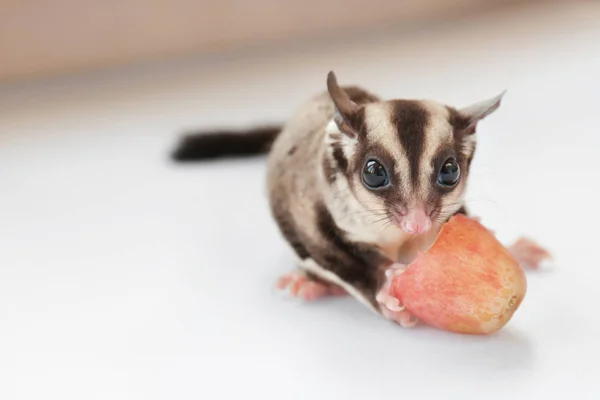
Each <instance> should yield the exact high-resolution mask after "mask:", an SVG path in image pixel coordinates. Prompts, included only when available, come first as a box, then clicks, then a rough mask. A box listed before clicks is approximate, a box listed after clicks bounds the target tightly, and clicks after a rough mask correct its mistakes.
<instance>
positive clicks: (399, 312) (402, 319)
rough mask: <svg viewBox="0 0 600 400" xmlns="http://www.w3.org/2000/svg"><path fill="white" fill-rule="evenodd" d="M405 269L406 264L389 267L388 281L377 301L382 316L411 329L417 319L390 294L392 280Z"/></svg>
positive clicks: (386, 274)
mask: <svg viewBox="0 0 600 400" xmlns="http://www.w3.org/2000/svg"><path fill="white" fill-rule="evenodd" d="M404 268H406V265H404V264H392V265H391V266H390V267H388V269H387V270H386V271H385V277H386V281H385V283H384V284H383V286H382V287H381V289H380V290H379V292H378V293H377V296H376V297H375V300H377V303H379V310H380V311H381V315H383V316H384V317H385V318H387V319H389V320H390V321H393V322H396V323H398V324H400V325H401V326H402V327H404V328H411V327H413V326H415V325H416V324H417V322H418V321H417V319H416V318H415V317H413V316H412V314H411V313H410V312H408V310H406V309H405V308H404V306H403V305H402V304H400V301H399V300H398V299H397V298H395V297H394V296H392V295H391V293H390V288H391V284H392V280H393V279H394V277H395V276H396V275H398V274H401V273H402V272H403V271H404Z"/></svg>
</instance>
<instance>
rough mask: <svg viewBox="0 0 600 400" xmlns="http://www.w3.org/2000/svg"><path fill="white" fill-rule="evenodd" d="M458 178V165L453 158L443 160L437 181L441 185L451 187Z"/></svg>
mask: <svg viewBox="0 0 600 400" xmlns="http://www.w3.org/2000/svg"><path fill="white" fill-rule="evenodd" d="M459 179H460V167H459V166H458V163H457V162H456V160H455V159H454V158H449V159H447V160H446V161H444V164H442V168H440V173H439V175H438V183H439V184H440V185H442V186H446V187H451V186H454V185H456V184H457V183H458V180H459Z"/></svg>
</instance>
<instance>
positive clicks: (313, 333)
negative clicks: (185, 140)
mask: <svg viewBox="0 0 600 400" xmlns="http://www.w3.org/2000/svg"><path fill="white" fill-rule="evenodd" d="M599 17H600V10H599V8H598V6H595V5H593V3H590V4H589V5H588V6H568V7H567V6H565V8H556V9H551V10H550V11H549V12H548V13H542V12H541V11H540V10H538V9H530V10H529V11H526V12H524V13H523V14H518V15H513V14H506V15H499V16H495V17H493V18H491V17H490V18H485V19H481V20H478V21H474V22H472V23H464V24H461V25H460V26H453V25H449V26H445V27H440V28H437V29H434V30H427V29H425V30H422V31H420V32H411V33H410V32H409V33H406V32H405V33H404V34H396V35H395V36H393V35H390V36H386V37H384V38H383V39H382V38H377V37H373V38H371V39H364V40H351V41H348V42H346V43H343V44H339V45H338V46H333V45H331V44H329V45H324V46H325V47H324V48H323V49H321V50H315V49H311V48H310V46H309V47H308V48H304V49H303V50H293V49H288V50H286V52H285V54H273V55H270V54H262V55H255V56H252V57H250V56H248V57H245V58H239V59H232V60H229V61H223V62H221V63H214V64H208V65H206V64H201V65H198V64H193V63H192V64H187V65H180V66H169V67H163V68H161V69H159V70H155V69H145V70H141V71H129V72H125V73H123V74H105V75H101V76H96V77H91V78H86V79H84V78H78V79H74V80H67V81H62V82H55V83H48V84H40V85H33V86H29V87H17V88H5V89H4V90H3V91H2V92H0V110H1V111H0V114H1V117H0V185H1V187H2V196H1V197H0V221H1V224H0V339H1V340H0V398H2V399H3V400H5V399H6V400H9V399H10V400H12V399H62V400H67V399H111V400H114V399H145V400H149V399H177V400H184V399H237V398H247V397H249V398H254V397H256V398H263V399H275V398H285V399H331V398H348V399H370V398H398V399H401V398H407V397H408V396H412V398H415V397H416V396H423V397H424V398H439V399H469V398H473V399H480V398H485V399H506V398H511V399H537V398H564V397H565V396H570V398H574V399H598V398H600V368H599V367H598V363H599V362H600V319H599V317H598V304H600V302H599V300H598V288H597V285H598V282H599V281H600V268H599V266H598V256H597V253H596V252H595V250H596V249H597V248H598V243H597V236H598V235H597V226H598V219H599V218H598V211H597V194H596V193H597V184H598V168H599V164H598V150H599V149H600V133H599V130H598V126H600V116H599V115H600V114H599V113H598V105H599V104H600V79H599V72H598V71H600V24H598V20H599ZM330 68H334V69H335V70H336V72H337V74H338V78H339V79H340V81H342V82H358V83H362V84H364V85H366V86H368V87H370V88H371V89H372V90H374V91H376V92H378V93H381V94H382V95H384V96H405V97H412V96H418V97H433V98H436V99H438V100H441V101H446V102H448V103H452V104H456V105H463V104H467V103H469V102H471V101H475V100H478V99H480V98H485V97H488V96H490V95H495V94H496V93H498V92H499V91H501V90H502V89H504V88H507V89H508V94H507V95H506V98H505V102H504V105H503V106H502V108H501V109H500V110H499V111H498V112H497V113H496V114H494V116H493V117H490V118H489V119H488V120H486V122H485V123H483V124H482V126H481V133H480V143H481V144H480V148H479V153H478V155H477V158H476V162H475V164H474V170H475V175H474V176H473V181H472V186H471V194H470V196H469V198H470V199H471V200H472V203H471V206H472V208H473V209H474V211H476V212H478V213H479V214H481V215H482V216H483V217H484V222H486V223H488V224H489V225H490V226H492V227H494V228H497V229H498V230H499V233H500V234H501V235H502V236H501V237H503V238H507V239H508V238H511V237H512V236H513V235H515V234H517V233H524V234H528V235H532V236H533V237H535V238H536V239H538V240H540V241H541V242H543V243H544V244H546V245H547V246H549V247H550V248H551V250H552V251H553V252H554V253H555V254H556V256H557V259H558V263H559V265H558V269H557V270H556V271H555V272H552V273H543V274H530V275H529V292H528V297H527V298H526V301H525V302H524V303H523V305H522V307H521V309H520V310H519V311H518V312H517V314H516V315H515V317H514V319H513V320H512V321H511V322H510V324H509V325H508V326H507V327H506V328H505V329H504V330H503V331H502V332H500V333H499V334H497V335H495V336H492V337H467V336H459V335H452V334H447V333H443V332H438V331H434V330H431V329H428V328H419V329H416V330H402V329H401V328H399V327H397V326H394V325H391V324H389V323H387V322H385V321H383V320H380V319H378V318H377V317H376V316H374V315H372V314H371V313H370V312H369V311H368V310H366V309H365V308H363V307H362V306H361V305H360V304H358V303H357V302H354V301H352V300H351V299H336V300H328V301H322V302H319V303H314V304H310V305H304V304H301V303H298V302H295V301H291V300H288V299H286V298H285V297H284V296H281V295H280V294H278V293H276V292H275V291H274V290H273V283H274V281H275V280H276V278H277V276H278V275H279V274H282V273H284V272H286V271H287V270H289V269H290V268H292V267H293V266H292V258H291V255H290V254H288V253H287V251H286V248H285V247H284V245H283V242H282V241H281V239H280V238H279V236H278V234H277V231H276V229H275V226H274V224H273V223H272V221H271V219H270V217H269V213H268V209H267V207H266V203H265V201H264V197H263V186H262V185H263V182H264V179H263V175H264V164H263V163H262V161H260V160H252V161H238V162H228V163H219V164H211V165H195V166H185V167H182V166H173V165H171V164H170V163H169V162H167V161H166V155H167V153H168V150H169V149H170V148H171V147H172V145H173V142H174V140H175V138H176V136H177V134H178V133H179V130H180V129H181V128H191V127H197V126H198V127H200V126H214V125H222V124H228V123H229V124H233V125H236V126H237V125H243V124H246V123H252V122H262V121H263V120H278V119H282V118H284V117H285V116H286V115H288V114H289V112H290V111H291V110H292V109H293V108H294V107H295V106H296V105H297V104H298V103H299V102H301V101H303V100H304V99H305V98H306V96H308V95H310V94H312V93H313V92H314V91H316V90H321V89H322V88H323V87H324V82H325V76H326V73H327V71H328V70H329V69H330ZM265 94H268V97H261V96H264V95H265Z"/></svg>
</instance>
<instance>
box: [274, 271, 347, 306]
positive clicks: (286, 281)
mask: <svg viewBox="0 0 600 400" xmlns="http://www.w3.org/2000/svg"><path fill="white" fill-rule="evenodd" d="M277 287H278V288H279V289H281V290H286V289H287V290H289V292H290V294H291V295H292V296H294V297H299V298H302V299H304V300H306V301H312V300H316V299H318V298H321V297H326V296H343V295H346V294H347V293H346V291H345V290H344V289H342V288H341V287H339V286H336V285H331V284H327V283H323V282H318V281H315V280H313V279H311V278H310V277H308V276H307V275H306V274H305V273H303V272H302V271H292V272H290V273H287V274H285V275H284V276H282V277H281V278H279V281H278V282H277Z"/></svg>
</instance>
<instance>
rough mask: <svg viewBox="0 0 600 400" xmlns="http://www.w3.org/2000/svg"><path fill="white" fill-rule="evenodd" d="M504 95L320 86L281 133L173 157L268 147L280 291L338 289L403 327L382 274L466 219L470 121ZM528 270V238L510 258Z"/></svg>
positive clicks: (222, 139) (224, 135)
mask: <svg viewBox="0 0 600 400" xmlns="http://www.w3.org/2000/svg"><path fill="white" fill-rule="evenodd" d="M503 95H504V93H502V94H500V95H498V96H496V97H494V98H491V99H487V100H483V101H480V102H477V103H475V104H473V105H471V106H468V107H464V108H454V107H451V106H447V105H444V104H440V103H438V102H435V101H431V100H405V99H392V100H383V99H381V98H379V97H378V96H376V95H375V94H373V93H370V92H369V91H367V90H364V89H362V88H360V87H357V86H346V87H340V86H339V85H338V83H337V79H336V76H335V74H334V73H333V72H330V73H329V75H328V77H327V90H325V91H323V92H322V93H319V94H317V95H316V96H314V97H313V98H311V99H309V100H308V101H307V102H306V103H304V104H303V105H302V106H301V107H300V108H299V109H298V110H297V111H296V113H295V114H294V115H293V116H292V117H291V118H290V119H289V121H287V123H286V124H285V125H283V126H281V127H268V128H263V129H255V130H251V131H248V132H227V131H223V132H212V133H200V134H192V135H188V136H186V137H184V138H183V140H182V141H181V142H180V144H179V146H178V148H177V149H176V151H175V153H174V154H173V157H174V159H175V160H178V161H194V160H202V159H208V158H217V157H226V156H244V155H249V154H257V153H266V152H268V154H269V155H268V175H267V189H268V198H269V203H270V206H271V210H272V215H273V217H274V219H275V221H276V222H277V225H278V226H279V229H280V231H281V233H282V235H283V236H284V237H285V239H286V240H287V242H288V243H289V244H290V247H291V248H292V250H293V251H294V253H295V255H296V256H297V258H298V265H297V269H296V270H294V271H292V272H290V273H288V274H286V275H284V276H283V277H282V278H281V280H280V287H282V288H287V287H289V288H290V290H291V292H292V293H293V294H295V295H298V296H301V297H303V298H305V299H308V300H310V299H315V298H318V297H321V296H326V295H336V294H343V293H349V294H350V295H352V296H353V297H355V298H356V299H357V300H359V301H361V302H362V303H363V304H365V305H366V306H368V307H370V308H371V309H373V310H374V311H376V312H378V313H381V314H382V315H384V316H385V317H387V318H389V319H391V320H394V321H397V322H399V323H402V324H405V323H407V321H406V320H405V318H406V315H404V314H403V313H402V310H401V307H399V304H398V302H397V300H394V299H392V298H391V297H390V296H388V295H387V294H388V293H387V291H388V282H387V278H386V271H389V270H390V269H394V268H396V267H397V264H406V263H409V262H410V261H411V260H412V259H413V258H414V257H415V255H416V253H417V252H418V251H424V250H426V249H427V248H428V247H429V246H430V245H431V244H432V243H433V240H435V238H436V236H437V234H438V232H439V229H440V228H441V225H442V224H443V223H444V222H445V221H447V219H448V218H449V217H450V216H452V215H454V214H456V213H466V210H465V208H464V206H463V203H464V202H463V198H464V195H465V190H466V187H467V182H468V178H469V168H470V166H471V160H472V159H473V156H474V153H475V149H476V143H477V141H476V128H477V124H478V122H479V121H481V120H482V119H483V118H485V117H486V116H488V115H490V114H491V113H492V112H494V111H495V110H496V109H498V107H499V106H500V103H501V100H502V97H503ZM517 255H518V256H519V258H521V259H522V261H523V262H527V263H530V264H538V263H540V262H541V261H542V259H544V258H545V253H544V252H543V249H541V248H539V247H538V246H537V245H535V244H534V243H532V242H527V243H526V245H525V246H523V243H522V242H521V251H520V252H519V254H517Z"/></svg>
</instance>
